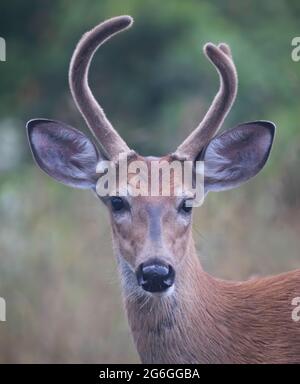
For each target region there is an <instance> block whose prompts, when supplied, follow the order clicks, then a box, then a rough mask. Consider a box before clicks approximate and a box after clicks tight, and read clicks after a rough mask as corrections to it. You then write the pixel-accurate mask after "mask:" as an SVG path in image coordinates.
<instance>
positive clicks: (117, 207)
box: [110, 196, 126, 212]
mask: <svg viewBox="0 0 300 384" xmlns="http://www.w3.org/2000/svg"><path fill="white" fill-rule="evenodd" d="M110 204H111V207H112V210H113V211H114V212H119V211H122V210H123V209H124V208H125V207H126V204H125V201H124V200H123V199H122V198H121V197H119V196H114V197H112V198H111V199H110Z"/></svg>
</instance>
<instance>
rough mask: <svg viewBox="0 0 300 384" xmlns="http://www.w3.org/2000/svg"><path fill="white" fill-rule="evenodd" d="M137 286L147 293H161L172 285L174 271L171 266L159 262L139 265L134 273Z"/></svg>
mask: <svg viewBox="0 0 300 384" xmlns="http://www.w3.org/2000/svg"><path fill="white" fill-rule="evenodd" d="M136 277H137V280H138V284H139V285H140V286H141V287H142V288H143V289H144V290H145V291H148V292H163V291H165V290H166V289H168V288H170V287H171V286H172V285H173V284H174V278H175V271H174V269H173V268H172V267H171V265H165V264H162V263H159V262H150V263H143V264H141V265H140V266H139V267H138V269H137V272H136Z"/></svg>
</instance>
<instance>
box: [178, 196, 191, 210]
mask: <svg viewBox="0 0 300 384" xmlns="http://www.w3.org/2000/svg"><path fill="white" fill-rule="evenodd" d="M192 209H193V206H192V199H186V200H183V201H182V203H181V204H180V206H179V208H178V211H179V212H183V213H191V212H192Z"/></svg>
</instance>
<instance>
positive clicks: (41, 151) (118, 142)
mask: <svg viewBox="0 0 300 384" xmlns="http://www.w3.org/2000/svg"><path fill="white" fill-rule="evenodd" d="M131 24H132V19H131V17H129V16H120V17H116V18H113V19H110V20H108V21H105V22H104V23H102V24H100V25H98V26H97V27H95V28H94V29H92V30H91V31H90V32H88V33H86V34H85V35H84V36H83V37H82V39H81V40H80V41H79V43H78V45H77V48H76V49H75V52H74V54H73V57H72V60H71V65H70V72H69V82H70V88H71V92H72V95H73V98H74V100H75V103H76V105H77V107H78V109H79V111H80V112H81V114H82V116H83V117H84V119H85V121H86V123H87V125H88V127H89V128H90V130H91V132H92V133H93V135H94V136H95V138H96V141H97V144H99V146H96V144H95V143H94V142H93V141H92V140H91V139H89V138H88V137H87V136H85V135H84V134H83V133H82V132H80V131H78V130H76V129H75V128H72V127H70V126H68V125H67V124H65V123H62V122H58V121H54V120H47V119H34V120H30V121H29V122H28V124H27V130H28V138H29V143H30V147H31V150H32V154H33V157H34V159H35V160H36V162H37V164H38V165H39V167H40V168H41V169H42V170H43V171H45V172H46V173H47V174H48V175H49V176H51V177H52V178H54V179H55V180H57V181H59V182H62V183H64V184H66V185H69V186H71V187H75V188H82V189H90V190H93V191H94V192H95V193H97V188H96V186H97V182H98V180H99V178H101V177H103V175H101V174H99V171H97V169H98V170H99V165H100V168H101V163H102V162H104V161H107V160H110V161H112V162H114V163H115V164H116V167H117V168H118V158H119V157H120V155H121V156H128V158H129V159H130V162H132V161H134V160H138V161H140V162H142V163H144V164H146V166H147V167H148V166H149V164H150V163H151V162H159V163H160V162H162V161H165V162H169V163H170V162H172V161H174V160H176V161H179V162H184V161H190V162H192V163H195V162H196V161H198V160H202V161H204V189H205V194H207V193H208V192H210V191H220V190H226V189H230V188H235V187H237V186H239V185H240V184H242V183H244V182H245V181H247V180H248V179H250V178H252V177H253V176H255V175H256V174H257V173H258V172H259V171H260V170H261V169H262V168H263V166H264V164H265V163H266V161H267V159H268V156H269V153H270V149H271V146H272V143H273V137H274V130H275V126H274V124H273V123H271V122H268V121H254V122H248V123H244V124H240V125H238V126H236V127H234V128H232V129H229V130H226V131H225V132H223V133H221V134H219V135H216V134H217V132H218V130H219V128H220V127H221V125H222V123H223V121H224V119H225V117H226V115H227V113H228V112H229V110H230V108H231V106H232V104H233V102H234V99H235V97H236V92H237V75H236V69H235V66H234V63H233V59H232V56H231V52H230V49H229V47H228V46H227V45H226V44H219V45H214V44H211V43H208V44H206V45H205V46H204V53H205V55H206V56H207V57H208V59H209V60H210V61H211V62H212V64H213V65H214V67H215V68H216V70H217V71H218V73H219V77H220V88H219V91H218V93H217V95H216V97H215V98H214V100H213V102H212V104H211V106H210V108H209V110H208V112H207V113H206V115H205V116H204V118H203V120H202V121H201V123H200V124H199V125H198V126H197V127H196V129H195V130H194V131H193V132H192V133H191V134H190V136H188V137H187V139H186V140H185V141H184V142H183V143H182V144H181V145H180V146H179V147H178V148H177V150H176V151H175V152H174V153H172V154H169V155H167V156H164V157H163V158H153V157H142V156H140V155H138V154H137V153H136V152H134V151H132V150H131V149H130V148H129V147H128V146H127V144H126V143H125V142H124V140H123V139H122V138H121V137H120V136H119V134H118V133H117V132H116V130H115V129H114V128H113V126H112V125H111V123H110V122H109V121H108V119H107V117H106V116H105V114H104V112H103V110H102V108H101V107H100V105H99V104H98V103H97V101H96V100H95V98H94V97H93V95H92V92H91V90H90V88H89V85H88V70H89V66H90V63H91V60H92V58H93V55H94V53H95V52H96V50H97V49H98V47H99V46H100V45H102V44H103V43H104V42H105V41H107V40H108V39H109V38H110V37H112V36H113V35H115V34H117V33H118V32H120V31H122V30H124V29H127V28H128V27H129V26H130V25H131ZM126 176H127V178H126V183H125V185H123V186H122V188H124V187H125V189H127V192H128V189H129V187H130V183H131V180H132V175H131V174H129V173H128V174H127V175H126ZM171 182H172V184H173V185H174V184H176V180H174V178H173V179H172V180H171ZM192 199H193V195H191V194H189V191H185V193H184V194H183V195H182V196H157V197H153V196H132V195H130V193H129V194H128V193H127V194H126V196H124V195H122V193H121V190H120V188H119V189H118V190H116V193H115V195H114V196H106V197H101V200H102V201H103V202H104V204H105V205H106V206H107V209H108V210H109V212H110V218H111V225H112V233H113V241H114V248H115V252H116V254H117V257H118V260H119V263H120V265H121V266H122V270H123V272H124V276H125V278H128V276H129V278H128V279H127V280H128V281H130V284H131V288H132V286H133V285H134V289H136V290H137V291H138V292H139V293H140V294H141V295H142V294H145V292H146V291H147V292H148V293H149V292H150V294H151V295H156V296H161V295H164V294H171V293H172V292H173V291H174V287H176V289H177V290H180V287H182V286H183V284H184V277H185V276H184V270H185V269H184V266H185V265H187V264H189V263H190V262H191V260H190V258H191V257H192V256H191V254H192V252H191V249H192V248H193V240H192V235H191V225H192V207H191V204H188V202H189V201H190V200H192Z"/></svg>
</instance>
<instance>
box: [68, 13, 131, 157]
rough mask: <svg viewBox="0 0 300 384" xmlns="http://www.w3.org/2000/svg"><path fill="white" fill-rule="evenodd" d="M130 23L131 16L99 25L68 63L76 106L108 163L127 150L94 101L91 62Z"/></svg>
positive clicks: (85, 37) (86, 37) (83, 41)
mask: <svg viewBox="0 0 300 384" xmlns="http://www.w3.org/2000/svg"><path fill="white" fill-rule="evenodd" d="M132 22H133V19H132V18H131V17H130V16H119V17H115V18H112V19H110V20H107V21H105V22H103V23H102V24H99V25H98V26H96V27H95V28H94V29H92V30H91V31H89V32H87V33H86V34H84V35H83V37H82V38H81V40H80V41H79V43H78V45H77V47H76V49H75V51H74V53H73V56H72V59H71V63H70V70H69V84H70V88H71V93H72V95H73V98H74V100H75V103H76V105H77V107H78V109H79V111H80V112H81V114H82V116H83V117H84V119H85V121H86V122H87V125H88V126H89V128H90V130H91V131H92V132H93V134H94V135H95V137H96V138H97V140H98V141H99V143H100V144H101V146H102V150H103V151H104V154H105V155H106V156H107V157H108V158H109V159H112V158H114V157H116V156H117V155H118V154H119V153H121V152H128V151H130V149H129V147H128V146H127V144H126V143H125V141H124V140H123V139H122V138H121V137H120V136H119V134H118V133H117V132H116V131H115V129H114V128H113V126H112V125H111V123H110V122H109V121H108V119H107V117H106V116H105V113H104V111H103V109H102V108H101V107H100V105H99V104H98V103H97V101H96V99H95V98H94V96H93V94H92V92H91V90H90V87H89V85H88V72H89V67H90V63H91V61H92V58H93V56H94V54H95V52H96V51H97V49H98V48H99V47H100V45H102V44H103V43H104V42H105V41H107V40H108V39H109V38H110V37H112V36H113V35H115V34H117V33H118V32H121V31H122V30H124V29H127V28H128V27H130V26H131V24H132Z"/></svg>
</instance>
